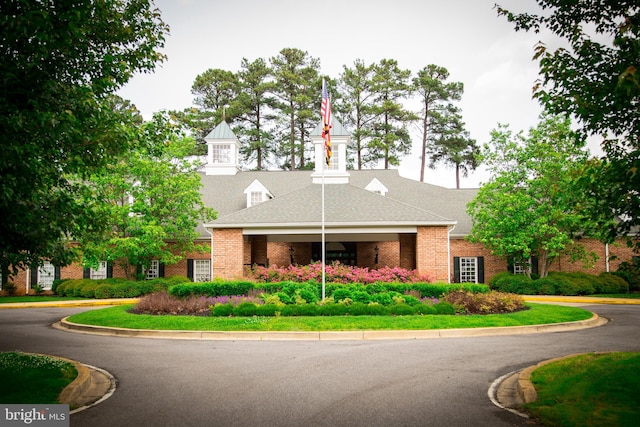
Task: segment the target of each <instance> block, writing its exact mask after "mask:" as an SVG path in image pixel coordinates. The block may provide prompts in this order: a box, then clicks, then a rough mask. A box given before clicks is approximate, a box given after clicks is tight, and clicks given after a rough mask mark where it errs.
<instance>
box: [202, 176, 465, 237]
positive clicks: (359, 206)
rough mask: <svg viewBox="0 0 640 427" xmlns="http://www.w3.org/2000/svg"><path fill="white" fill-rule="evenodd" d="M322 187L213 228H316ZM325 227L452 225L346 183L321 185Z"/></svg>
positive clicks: (255, 208) (224, 219)
mask: <svg viewBox="0 0 640 427" xmlns="http://www.w3.org/2000/svg"><path fill="white" fill-rule="evenodd" d="M321 200H322V186H321V185H319V184H309V185H307V186H306V187H303V188H300V189H298V190H295V191H292V192H290V193H287V194H285V195H283V196H282V197H276V198H274V199H273V200H270V201H268V202H264V203H261V204H259V205H256V206H253V207H251V208H248V209H243V210H241V211H238V212H235V213H232V214H229V215H226V216H223V217H221V218H219V219H218V220H216V221H213V222H212V223H211V224H210V225H212V226H213V227H216V228H219V227H228V226H240V227H242V228H247V227H251V226H254V227H258V226H259V227H273V226H280V225H283V224H285V225H289V226H290V225H301V226H319V225H320V222H321V218H322V216H321V213H322V204H321ZM325 223H326V224H327V225H349V226H363V225H375V226H381V225H433V224H453V223H455V221H452V220H450V219H447V218H443V217H441V216H439V215H435V214H433V213H431V212H427V211H424V210H422V209H419V208H416V207H414V206H411V205H407V204H405V203H402V202H399V201H396V200H393V199H390V198H387V197H384V196H381V195H379V194H375V193H372V192H370V191H367V190H364V189H362V188H358V187H355V186H353V185H349V184H331V185H325Z"/></svg>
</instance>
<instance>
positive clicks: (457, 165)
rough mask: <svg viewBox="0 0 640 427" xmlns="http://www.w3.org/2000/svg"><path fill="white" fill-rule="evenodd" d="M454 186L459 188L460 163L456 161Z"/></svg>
mask: <svg viewBox="0 0 640 427" xmlns="http://www.w3.org/2000/svg"><path fill="white" fill-rule="evenodd" d="M456 188H457V189H460V164H459V163H456Z"/></svg>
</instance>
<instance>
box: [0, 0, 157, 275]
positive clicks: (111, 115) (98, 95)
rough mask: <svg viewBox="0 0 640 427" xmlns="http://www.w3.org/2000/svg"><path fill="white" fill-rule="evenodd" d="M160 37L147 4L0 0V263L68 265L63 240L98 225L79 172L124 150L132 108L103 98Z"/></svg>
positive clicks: (147, 59) (151, 55) (139, 67)
mask: <svg viewBox="0 0 640 427" xmlns="http://www.w3.org/2000/svg"><path fill="white" fill-rule="evenodd" d="M62 29H64V30H62ZM167 33H168V27H167V25H166V24H165V23H164V22H162V20H161V19H160V12H159V11H158V10H157V9H155V8H154V7H153V5H152V3H150V2H140V1H133V0H122V1H119V2H90V1H83V2H37V1H8V2H3V3H2V6H0V45H2V47H3V49H2V52H1V53H0V75H2V76H3V78H2V82H1V83H0V87H1V90H0V140H1V141H2V156H0V175H1V176H2V177H3V179H2V180H0V217H1V218H2V221H1V222H0V266H2V267H3V268H7V267H9V266H12V267H13V268H14V269H18V268H21V267H28V266H34V265H38V264H39V263H40V262H41V261H42V260H48V261H51V262H52V263H53V264H55V265H58V266H64V265H68V264H70V263H71V262H73V261H75V259H76V257H77V251H76V250H75V249H74V248H73V247H71V246H69V245H68V238H69V236H73V237H76V236H78V235H79V234H82V233H83V232H87V231H90V230H95V229H98V228H102V227H104V226H105V223H104V221H102V219H101V218H100V216H99V215H98V212H97V211H96V206H98V205H99V204H100V202H101V201H100V200H99V199H97V198H96V197H92V196H91V192H90V191H89V189H88V187H87V186H86V185H85V181H84V179H83V178H84V177H85V176H86V175H87V174H89V173H91V172H92V171H93V170H95V169H96V168H100V167H104V166H105V165H107V164H112V161H113V160H114V159H117V158H118V156H119V154H121V153H122V152H124V151H126V150H127V149H128V147H129V145H130V135H129V132H128V125H129V124H130V123H132V122H133V121H134V120H135V114H133V110H134V108H133V107H131V106H128V107H127V108H124V109H118V108H114V105H113V102H112V101H111V99H110V96H111V95H112V94H114V93H115V92H116V91H117V90H118V89H119V88H121V87H122V86H123V85H124V84H125V83H126V82H127V81H128V80H129V79H130V78H131V76H132V75H133V74H134V73H136V72H150V71H152V70H153V69H154V68H155V66H156V63H157V62H158V61H161V60H163V59H164V55H163V54H162V53H161V52H160V50H161V49H162V48H163V46H164V38H165V36H166V34H167ZM78 178H79V179H78Z"/></svg>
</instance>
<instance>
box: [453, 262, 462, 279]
mask: <svg viewBox="0 0 640 427" xmlns="http://www.w3.org/2000/svg"><path fill="white" fill-rule="evenodd" d="M453 283H460V257H459V256H454V257H453Z"/></svg>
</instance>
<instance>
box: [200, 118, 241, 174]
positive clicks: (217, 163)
mask: <svg viewBox="0 0 640 427" xmlns="http://www.w3.org/2000/svg"><path fill="white" fill-rule="evenodd" d="M204 140H205V141H206V143H207V164H206V165H205V166H204V171H205V174H207V175H235V174H236V173H237V172H238V170H240V162H239V158H238V153H239V151H240V141H239V140H238V138H237V137H236V136H235V134H234V133H233V131H232V130H231V128H230V127H229V125H228V124H227V122H225V121H222V122H220V124H219V125H218V126H216V127H215V128H214V129H213V130H212V131H211V132H209V134H208V135H207V136H205V137H204Z"/></svg>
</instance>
